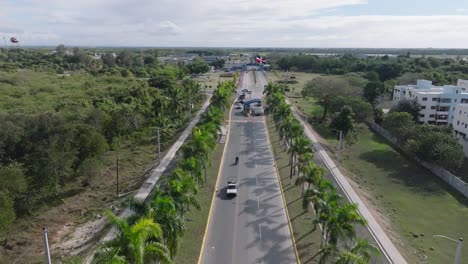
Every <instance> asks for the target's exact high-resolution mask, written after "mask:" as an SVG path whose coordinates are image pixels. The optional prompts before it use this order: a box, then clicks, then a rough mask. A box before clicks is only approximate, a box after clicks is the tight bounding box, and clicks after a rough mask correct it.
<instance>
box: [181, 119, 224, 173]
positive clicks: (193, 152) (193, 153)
mask: <svg viewBox="0 0 468 264" xmlns="http://www.w3.org/2000/svg"><path fill="white" fill-rule="evenodd" d="M215 147H216V139H215V138H214V136H213V135H212V134H210V133H208V132H207V131H205V130H202V129H200V128H194V129H193V130H192V138H191V140H190V141H188V142H187V143H186V144H185V145H184V146H183V147H182V151H183V153H184V157H185V158H189V157H195V158H197V159H199V160H200V161H201V162H202V164H203V167H206V165H207V162H209V161H210V153H211V151H212V150H213V149H214V148H215ZM205 181H206V173H205Z"/></svg>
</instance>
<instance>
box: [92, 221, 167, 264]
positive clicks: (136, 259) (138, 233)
mask: <svg viewBox="0 0 468 264" xmlns="http://www.w3.org/2000/svg"><path fill="white" fill-rule="evenodd" d="M106 216H107V218H108V219H109V221H110V222H111V224H112V225H113V226H114V228H116V229H117V232H118V233H117V236H116V238H114V239H113V240H111V241H108V242H106V243H104V244H103V246H102V247H101V248H100V250H99V251H98V252H97V253H96V255H95V258H94V260H93V263H136V264H143V263H148V262H153V261H158V262H161V263H172V261H171V258H170V255H169V250H168V249H167V247H166V246H165V245H164V244H163V243H161V242H159V241H160V240H161V237H162V230H161V227H160V226H159V224H157V223H155V222H154V221H153V219H150V218H146V217H144V218H141V219H139V220H138V221H136V222H135V223H134V224H133V225H129V223H128V222H127V221H126V220H125V219H121V218H119V217H118V216H116V215H114V214H113V213H112V212H106Z"/></svg>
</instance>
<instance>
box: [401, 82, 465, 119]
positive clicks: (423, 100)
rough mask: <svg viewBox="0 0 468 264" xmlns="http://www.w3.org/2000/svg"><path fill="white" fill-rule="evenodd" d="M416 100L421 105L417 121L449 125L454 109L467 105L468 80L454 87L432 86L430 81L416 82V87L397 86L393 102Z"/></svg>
mask: <svg viewBox="0 0 468 264" xmlns="http://www.w3.org/2000/svg"><path fill="white" fill-rule="evenodd" d="M405 99H406V100H416V101H417V102H418V103H419V104H420V105H421V111H420V112H419V121H420V122H422V123H427V124H434V125H451V124H452V123H453V120H454V113H455V107H456V106H457V105H458V104H460V103H462V104H463V103H465V104H467V103H468V80H458V83H457V85H456V86H454V85H444V86H433V85H432V81H428V80H418V81H417V83H416V85H397V86H395V88H394V90H393V101H394V103H397V102H398V101H401V100H405Z"/></svg>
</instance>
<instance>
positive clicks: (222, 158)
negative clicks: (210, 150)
mask: <svg viewBox="0 0 468 264" xmlns="http://www.w3.org/2000/svg"><path fill="white" fill-rule="evenodd" d="M233 108H234V102H233V103H232V104H231V109H230V110H229V119H228V124H229V121H230V120H231V114H232V109H233ZM230 129H231V128H230V127H229V128H228V129H227V130H226V132H227V134H226V142H225V143H224V148H223V155H222V156H221V162H220V165H219V168H218V176H217V178H216V184H215V189H214V192H213V198H211V206H210V212H209V213H208V221H207V222H206V227H205V234H204V235H203V241H202V245H201V249H200V254H199V255H198V264H200V263H201V259H202V256H203V251H204V250H205V242H206V234H207V233H208V227H209V226H210V222H211V213H212V211H213V205H214V199H215V197H216V191H217V190H218V182H219V178H220V174H221V169H222V168H223V164H224V154H225V152H226V148H227V145H228V143H229V130H230Z"/></svg>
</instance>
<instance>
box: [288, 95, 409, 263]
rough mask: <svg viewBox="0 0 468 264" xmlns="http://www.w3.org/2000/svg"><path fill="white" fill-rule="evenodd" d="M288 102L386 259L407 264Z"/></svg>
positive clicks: (307, 125)
mask: <svg viewBox="0 0 468 264" xmlns="http://www.w3.org/2000/svg"><path fill="white" fill-rule="evenodd" d="M286 102H287V103H288V104H289V105H290V106H291V110H292V113H293V115H294V117H296V119H297V120H298V121H299V122H301V125H302V126H303V127H304V133H305V134H306V136H307V137H308V138H309V139H310V140H311V141H312V145H313V146H314V149H315V152H316V153H318V154H319V155H320V157H321V158H322V160H323V161H324V162H325V164H326V165H327V167H328V170H329V171H330V172H331V174H332V175H333V177H334V178H335V179H336V182H337V183H338V184H339V185H340V186H339V187H340V188H341V189H342V190H343V192H344V193H345V195H346V197H347V198H348V200H349V201H350V202H352V203H356V204H358V206H359V207H358V210H359V213H360V214H361V215H362V216H363V217H364V218H365V219H366V220H367V229H368V230H369V232H370V233H371V235H372V236H373V237H374V239H375V241H377V243H378V246H379V248H380V249H381V251H382V253H383V254H384V255H385V257H386V259H387V260H388V261H389V262H391V263H395V264H406V263H407V262H406V260H405V259H404V258H403V256H402V255H401V254H400V252H399V251H398V250H397V248H396V247H395V245H394V244H393V243H392V241H391V240H390V239H389V238H388V236H387V234H385V232H384V230H383V229H382V227H381V226H380V225H379V224H378V223H377V221H376V220H375V218H374V216H372V214H371V213H370V212H369V209H367V207H366V205H365V204H364V203H363V202H362V200H361V199H360V198H359V196H358V195H357V193H356V192H355V191H354V189H353V188H352V187H351V185H350V183H349V182H348V180H347V179H346V177H345V176H344V175H343V174H342V173H341V171H340V170H339V169H338V167H337V166H336V164H335V162H334V161H333V160H332V159H331V158H330V156H329V155H328V153H327V152H326V151H325V150H324V149H323V147H322V145H320V143H319V142H318V140H317V138H316V137H315V136H314V134H313V133H312V127H311V126H310V125H309V124H306V123H305V122H304V120H302V118H301V117H300V115H299V114H298V113H297V110H296V108H295V107H294V106H292V105H291V104H290V103H289V101H288V100H286Z"/></svg>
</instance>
